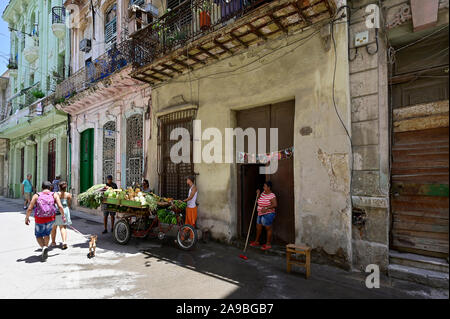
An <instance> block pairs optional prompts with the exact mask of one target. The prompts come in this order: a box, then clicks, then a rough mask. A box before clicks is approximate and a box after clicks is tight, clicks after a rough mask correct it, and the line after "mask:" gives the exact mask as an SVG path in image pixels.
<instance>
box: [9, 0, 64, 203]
mask: <svg viewBox="0 0 450 319" xmlns="http://www.w3.org/2000/svg"><path fill="white" fill-rule="evenodd" d="M60 2H61V1H45V2H44V1H37V0H36V1H20V0H14V1H10V2H9V4H8V6H7V7H6V9H5V11H4V12H3V16H2V17H3V19H4V20H5V21H6V22H8V25H9V28H10V30H11V34H10V38H11V46H10V48H11V59H10V64H9V66H8V67H9V74H10V87H11V88H10V97H9V99H8V100H7V102H8V103H7V104H8V105H7V110H6V117H5V118H4V119H3V121H2V122H1V123H0V137H1V138H5V139H8V140H9V150H8V152H9V153H8V159H9V163H10V165H9V181H8V187H9V190H8V195H10V196H14V197H19V196H21V194H20V184H21V182H22V181H23V179H24V177H25V176H26V174H32V175H33V179H32V182H33V185H38V186H40V184H41V183H42V182H43V181H45V180H53V179H54V178H55V176H57V175H61V176H62V178H64V179H65V178H66V177H67V174H66V171H67V147H66V146H67V115H66V114H65V113H64V112H62V111H60V110H58V109H57V108H56V107H55V103H54V101H53V99H52V98H51V95H52V92H53V91H54V90H55V86H56V85H57V83H58V81H60V80H61V79H62V78H64V74H65V72H66V70H67V68H66V61H68V60H66V59H68V57H67V56H66V55H65V39H64V36H61V34H58V33H57V32H54V30H53V28H52V24H53V23H55V22H58V20H57V19H56V20H55V14H54V12H53V11H52V9H53V7H54V6H55V5H57V4H59V3H60ZM38 188H39V187H38Z"/></svg>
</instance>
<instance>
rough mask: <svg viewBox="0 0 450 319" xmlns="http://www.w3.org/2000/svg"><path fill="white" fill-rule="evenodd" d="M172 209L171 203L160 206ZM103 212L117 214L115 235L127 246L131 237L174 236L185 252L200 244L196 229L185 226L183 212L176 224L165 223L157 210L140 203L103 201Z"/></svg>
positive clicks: (116, 239) (118, 241) (177, 216)
mask: <svg viewBox="0 0 450 319" xmlns="http://www.w3.org/2000/svg"><path fill="white" fill-rule="evenodd" d="M164 206H170V203H159V207H164ZM103 209H104V210H107V211H112V212H116V214H117V221H116V223H115V225H114V231H113V236H114V239H115V241H116V242H117V243H119V244H121V245H126V244H127V243H128V241H129V240H130V238H131V236H133V237H136V238H148V237H149V238H158V239H159V240H163V239H164V238H165V237H166V236H174V237H175V238H176V243H177V244H178V246H179V247H180V248H181V249H183V250H191V249H193V248H194V247H195V245H196V244H197V241H198V235H197V232H196V231H195V229H194V227H192V226H191V225H187V224H184V222H183V215H182V214H181V212H180V211H176V210H175V212H174V216H175V217H176V223H175V224H173V223H172V224H167V223H163V222H161V221H160V220H159V218H158V215H157V214H156V212H155V211H152V210H150V209H149V208H148V207H147V206H146V205H141V204H140V203H139V202H135V201H128V200H118V199H110V198H107V199H105V200H104V202H103Z"/></svg>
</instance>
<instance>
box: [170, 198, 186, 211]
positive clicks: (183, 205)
mask: <svg viewBox="0 0 450 319" xmlns="http://www.w3.org/2000/svg"><path fill="white" fill-rule="evenodd" d="M172 205H173V207H175V208H176V209H177V210H179V211H183V210H185V209H186V206H187V204H186V203H185V202H183V201H182V200H174V201H173V203H172Z"/></svg>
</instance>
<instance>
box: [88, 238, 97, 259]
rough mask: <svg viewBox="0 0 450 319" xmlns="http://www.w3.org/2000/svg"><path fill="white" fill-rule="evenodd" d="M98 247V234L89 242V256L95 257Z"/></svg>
mask: <svg viewBox="0 0 450 319" xmlns="http://www.w3.org/2000/svg"><path fill="white" fill-rule="evenodd" d="M96 247H97V235H92V236H91V241H90V242H89V254H88V255H87V256H88V258H93V257H95V248H96Z"/></svg>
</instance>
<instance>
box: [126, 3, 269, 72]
mask: <svg viewBox="0 0 450 319" xmlns="http://www.w3.org/2000/svg"><path fill="white" fill-rule="evenodd" d="M266 2H270V1H269V0H229V1H228V3H227V1H225V0H185V1H182V2H181V3H180V4H179V5H177V6H175V7H173V8H171V10H170V11H168V12H166V13H165V14H164V15H162V16H161V17H160V18H159V19H157V20H156V21H155V22H153V23H152V24H150V25H148V26H147V27H145V28H143V29H141V30H140V31H138V32H136V33H135V34H134V35H132V40H131V41H132V47H133V51H135V52H134V53H135V54H134V55H133V56H132V57H131V58H132V64H133V68H139V67H142V66H144V65H146V64H149V63H152V62H153V61H154V60H155V59H156V58H158V57H161V56H164V55H166V54H167V53H169V52H171V51H173V50H175V49H176V48H178V47H181V46H184V45H185V44H186V43H187V42H188V41H190V40H194V39H196V38H198V37H200V36H201V35H202V34H204V33H207V32H210V31H214V30H216V29H219V28H220V27H222V26H223V24H224V22H226V21H228V20H231V19H233V18H238V17H241V16H243V15H244V14H245V13H247V12H248V11H249V10H252V9H254V8H256V7H257V6H260V5H262V4H264V3H266Z"/></svg>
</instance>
